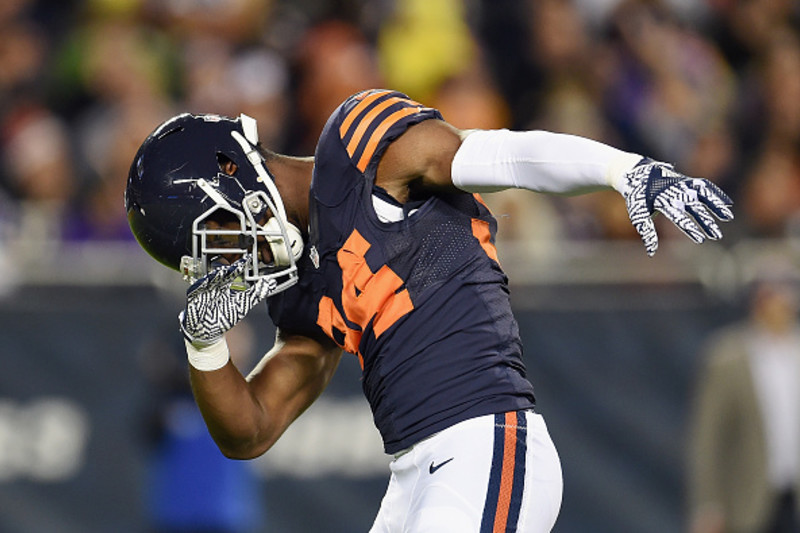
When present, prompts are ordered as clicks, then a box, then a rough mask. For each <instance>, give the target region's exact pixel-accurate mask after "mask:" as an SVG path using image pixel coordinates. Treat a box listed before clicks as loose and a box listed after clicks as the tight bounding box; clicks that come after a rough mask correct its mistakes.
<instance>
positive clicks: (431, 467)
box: [428, 457, 455, 474]
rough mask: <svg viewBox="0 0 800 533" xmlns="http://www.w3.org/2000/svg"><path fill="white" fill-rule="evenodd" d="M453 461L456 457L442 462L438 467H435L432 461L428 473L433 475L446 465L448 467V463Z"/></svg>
mask: <svg viewBox="0 0 800 533" xmlns="http://www.w3.org/2000/svg"><path fill="white" fill-rule="evenodd" d="M453 459H455V457H451V458H450V459H448V460H447V461H444V462H441V463H439V464H438V465H434V464H433V461H431V466H429V467H428V472H429V473H431V474H433V473H435V472H436V471H437V470H439V469H440V468H441V467H443V466H444V465H446V464H447V463H449V462H450V461H452V460H453Z"/></svg>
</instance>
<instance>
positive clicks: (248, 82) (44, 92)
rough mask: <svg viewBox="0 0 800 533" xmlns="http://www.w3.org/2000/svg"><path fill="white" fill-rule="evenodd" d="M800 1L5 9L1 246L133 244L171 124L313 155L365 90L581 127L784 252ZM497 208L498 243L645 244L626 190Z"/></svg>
mask: <svg viewBox="0 0 800 533" xmlns="http://www.w3.org/2000/svg"><path fill="white" fill-rule="evenodd" d="M798 5H799V4H798V2H796V1H795V0H748V1H742V0H373V1H367V0H300V1H297V0H295V1H289V0H82V1H81V0H4V1H3V2H2V3H0V35H1V36H2V37H0V244H1V243H2V242H3V241H8V240H33V239H37V240H38V239H45V240H47V239H50V240H59V241H107V240H130V239H131V236H130V233H129V231H128V228H127V222H126V219H125V213H124V210H123V203H122V195H123V190H124V186H125V180H126V177H127V173H128V166H129V164H130V162H131V160H132V157H133V154H134V152H135V150H136V148H137V147H138V145H139V144H140V143H141V141H142V140H143V139H144V138H145V136H146V135H147V134H148V133H149V132H150V131H151V130H152V129H153V128H154V127H155V126H156V125H157V124H158V123H160V122H161V121H163V120H164V119H166V118H168V117H169V116H171V115H173V114H175V113H177V112H182V111H191V112H213V113H220V114H225V115H238V114H239V113H241V112H244V113H247V114H249V115H251V116H253V117H255V118H256V119H258V122H259V127H260V133H261V138H262V141H263V142H264V143H265V145H267V146H268V147H270V148H272V149H274V150H277V151H281V152H284V153H288V154H293V155H310V154H311V153H313V149H314V145H315V141H316V138H317V136H318V134H319V132H320V131H321V129H322V126H323V124H324V122H325V120H326V119H327V117H328V115H329V113H330V112H331V111H332V110H333V109H334V108H335V107H336V106H337V105H338V104H339V103H340V102H341V101H342V100H343V99H344V98H346V97H347V96H348V95H350V94H352V93H353V92H356V91H358V90H362V89H365V88H370V87H391V88H394V89H398V90H400V91H403V92H406V93H407V94H409V95H410V96H411V97H412V98H414V99H417V100H419V101H422V102H425V103H426V104H427V105H431V106H435V107H438V108H439V109H440V110H441V111H442V113H443V114H444V116H445V118H446V119H447V120H449V121H450V122H452V123H453V124H455V125H456V126H459V127H463V128H504V127H505V128H512V129H546V130H550V131H558V132H564V133H573V134H578V135H583V136H587V137H591V138H593V139H597V140H601V141H604V142H607V143H609V144H612V145H614V146H617V147H619V148H623V149H626V150H631V151H636V152H638V153H642V154H647V155H650V156H652V157H654V158H656V159H660V160H664V161H669V162H671V163H674V164H675V165H676V166H677V167H678V168H679V169H681V170H682V171H684V172H686V173H688V174H692V175H697V176H702V177H707V178H709V179H711V180H713V181H715V182H716V183H718V184H720V185H721V186H723V188H725V189H726V190H727V191H729V192H730V193H731V195H732V196H733V198H734V199H735V201H736V204H737V207H736V213H737V220H736V222H735V223H734V224H733V225H732V226H729V229H728V239H730V242H735V241H736V239H739V238H749V237H756V238H761V237H765V238H781V237H786V236H792V235H793V234H795V233H798V232H800V216H798V215H800V7H798ZM492 206H493V208H494V210H495V211H496V214H498V215H500V216H501V230H500V237H501V238H505V239H511V240H513V239H518V240H519V239H528V240H529V241H535V240H542V239H549V240H551V241H552V240H554V239H576V240H585V239H632V238H635V235H634V234H633V230H632V229H631V227H630V224H629V223H628V221H627V215H626V212H625V208H624V205H622V202H620V201H619V199H618V197H617V195H616V194H615V193H611V194H605V193H603V194H597V195H589V196H585V197H580V198H571V199H563V198H556V197H543V196H540V195H535V194H520V193H518V192H506V193H501V194H499V195H496V196H495V197H494V198H493V199H492ZM662 231H665V232H666V236H667V238H669V237H670V236H671V235H672V233H674V232H675V230H672V229H670V228H666V227H664V228H663V230H662ZM671 232H672V233H671Z"/></svg>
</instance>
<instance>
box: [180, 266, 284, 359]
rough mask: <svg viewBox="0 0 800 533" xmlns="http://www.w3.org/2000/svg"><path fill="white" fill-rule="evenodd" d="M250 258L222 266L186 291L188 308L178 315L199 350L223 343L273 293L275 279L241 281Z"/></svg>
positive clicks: (185, 331)
mask: <svg viewBox="0 0 800 533" xmlns="http://www.w3.org/2000/svg"><path fill="white" fill-rule="evenodd" d="M246 261H247V256H245V257H243V258H241V259H239V260H238V261H235V262H234V263H232V264H231V265H225V266H220V267H217V268H215V269H214V270H212V271H211V272H209V273H208V274H207V275H206V276H204V277H202V278H200V279H199V280H197V281H196V282H195V283H194V284H193V285H192V286H191V287H189V289H188V290H187V291H186V308H185V309H184V310H183V311H181V313H180V314H179V315H178V319H179V320H180V323H181V330H183V334H184V336H185V337H186V339H187V340H188V341H189V342H190V343H192V344H193V345H195V346H197V347H203V346H209V345H211V344H214V343H215V342H217V341H219V340H220V339H221V338H222V336H223V334H224V333H225V332H226V331H228V330H229V329H231V328H232V327H233V326H235V325H236V324H237V323H238V322H239V321H240V320H241V319H243V318H244V317H245V316H246V315H247V313H249V312H250V310H251V309H252V308H253V307H255V306H256V305H257V304H258V303H259V302H261V301H262V300H263V299H264V298H266V297H267V296H269V295H270V294H272V293H273V292H274V290H275V287H276V285H277V283H276V282H275V280H272V279H270V280H266V279H260V280H258V281H256V282H253V283H248V284H244V283H243V282H241V275H242V273H243V272H244V269H245V267H246V265H247V263H246Z"/></svg>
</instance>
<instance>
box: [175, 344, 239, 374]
mask: <svg viewBox="0 0 800 533" xmlns="http://www.w3.org/2000/svg"><path fill="white" fill-rule="evenodd" d="M184 342H185V343H186V355H187V356H188V358H189V364H190V365H192V366H193V367H194V368H196V369H197V370H202V371H203V372H211V371H212V370H219V369H220V368H222V367H223V366H225V365H226V364H228V361H229V360H230V358H231V356H230V352H229V351H228V343H227V342H225V337H222V338H221V339H219V340H218V341H216V342H215V343H213V344H209V345H208V346H203V347H197V346H195V345H194V344H192V343H191V342H189V340H188V339H185V338H184Z"/></svg>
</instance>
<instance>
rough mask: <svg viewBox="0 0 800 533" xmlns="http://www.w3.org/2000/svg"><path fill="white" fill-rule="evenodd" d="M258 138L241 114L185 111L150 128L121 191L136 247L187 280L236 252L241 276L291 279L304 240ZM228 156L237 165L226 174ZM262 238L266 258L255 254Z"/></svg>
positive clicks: (280, 282)
mask: <svg viewBox="0 0 800 533" xmlns="http://www.w3.org/2000/svg"><path fill="white" fill-rule="evenodd" d="M257 144H258V132H257V130H256V121H255V120H254V119H253V118H251V117H248V116H246V115H241V116H240V117H239V118H236V119H233V118H228V117H222V116H219V115H193V114H189V113H184V114H181V115H177V116H175V117H173V118H171V119H169V120H167V121H166V122H164V123H163V124H161V125H160V126H159V127H158V128H156V130H155V131H154V132H153V133H151V134H150V135H149V136H148V137H147V139H145V141H144V142H143V143H142V145H141V147H140V148H139V150H138V152H137V153H136V156H135V157H134V160H133V163H132V164H131V168H130V172H129V174H128V184H127V188H126V190H125V209H126V211H127V214H128V223H129V224H130V227H131V231H132V232H133V234H134V236H135V237H136V240H137V241H138V242H139V244H140V245H141V246H142V248H144V249H145V251H146V252H147V253H148V254H150V255H151V256H152V257H153V258H155V259H156V260H157V261H159V262H161V263H163V264H164V265H166V266H168V267H170V268H172V269H174V270H177V271H179V272H181V273H182V274H183V276H184V279H186V280H187V281H189V282H193V281H195V280H197V279H198V278H200V277H202V276H204V275H205V274H207V273H208V272H209V270H210V269H211V268H213V266H215V265H216V264H218V263H220V262H221V260H220V258H222V257H223V256H228V257H230V255H238V256H246V257H248V265H247V268H246V269H245V272H244V279H245V280H246V281H255V280H257V279H261V278H267V279H270V280H274V283H275V284H276V289H275V291H274V292H273V293H275V292H280V291H281V290H285V289H287V288H289V287H290V286H291V285H293V284H294V283H296V282H297V267H296V264H295V262H296V261H297V259H298V258H299V257H300V255H301V253H302V250H303V240H302V237H301V234H300V231H299V230H298V229H297V227H295V226H294V225H292V224H291V223H289V221H288V220H287V219H286V211H285V209H284V206H283V201H282V200H281V196H280V193H279V192H278V189H277V188H276V187H275V184H274V180H273V178H272V176H271V175H270V174H269V171H268V170H267V167H266V165H265V163H264V158H263V156H262V154H261V153H260V152H259V151H258V149H257V148H256V146H257ZM228 163H233V164H235V165H236V171H235V172H232V175H231V174H228V173H226V169H228V170H229V169H230V168H232V167H231V166H229V165H228ZM211 221H214V222H215V223H213V224H211V223H210V222H211ZM221 222H224V225H223V224H221ZM265 245H268V246H269V250H270V252H271V254H270V255H271V257H267V259H266V261H268V263H267V262H265V259H264V254H261V253H259V252H260V250H259V249H260V247H263V246H265Z"/></svg>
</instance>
